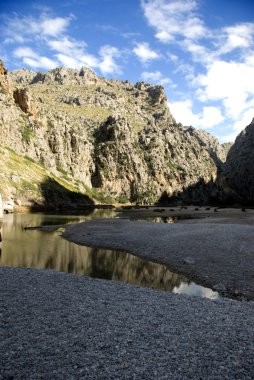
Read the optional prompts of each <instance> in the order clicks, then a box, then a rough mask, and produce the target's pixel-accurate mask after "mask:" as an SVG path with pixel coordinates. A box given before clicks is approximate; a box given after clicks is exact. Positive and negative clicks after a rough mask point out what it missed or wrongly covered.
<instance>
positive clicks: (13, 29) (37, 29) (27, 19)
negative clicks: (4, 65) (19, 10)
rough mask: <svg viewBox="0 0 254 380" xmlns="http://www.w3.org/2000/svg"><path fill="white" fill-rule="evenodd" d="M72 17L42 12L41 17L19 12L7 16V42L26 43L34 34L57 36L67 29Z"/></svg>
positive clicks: (37, 35)
mask: <svg viewBox="0 0 254 380" xmlns="http://www.w3.org/2000/svg"><path fill="white" fill-rule="evenodd" d="M70 20H71V17H49V16H47V15H45V14H42V15H41V16H40V17H39V18H35V17H32V16H23V17H22V16H20V15H17V14H14V15H12V17H8V18H5V26H4V28H3V34H4V36H5V43H14V42H18V43H24V42H26V41H30V40H31V39H32V38H33V37H34V36H36V37H38V38H43V37H48V36H50V37H52V36H54V37H57V36H59V35H61V34H62V33H63V32H65V31H66V29H67V27H68V25H69V23H70Z"/></svg>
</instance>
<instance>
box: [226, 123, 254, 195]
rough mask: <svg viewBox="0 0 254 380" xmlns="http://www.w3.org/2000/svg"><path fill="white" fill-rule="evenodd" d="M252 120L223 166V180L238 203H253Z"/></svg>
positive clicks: (253, 155)
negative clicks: (232, 191) (232, 190)
mask: <svg viewBox="0 0 254 380" xmlns="http://www.w3.org/2000/svg"><path fill="white" fill-rule="evenodd" d="M253 162H254V118H253V120H252V122H251V123H250V125H248V126H247V127H246V128H245V129H244V130H243V131H242V132H241V133H240V134H239V135H238V136H237V138H236V140H235V143H234V145H233V146H232V147H231V149H230V150H229V153H228V157H227V162H226V164H225V180H226V183H227V185H228V187H230V188H232V189H234V193H235V194H234V196H235V198H236V200H238V201H240V202H254V172H253Z"/></svg>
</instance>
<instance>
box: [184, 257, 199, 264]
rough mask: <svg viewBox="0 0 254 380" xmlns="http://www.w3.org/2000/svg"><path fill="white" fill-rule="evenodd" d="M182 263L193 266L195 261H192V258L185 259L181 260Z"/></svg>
mask: <svg viewBox="0 0 254 380" xmlns="http://www.w3.org/2000/svg"><path fill="white" fill-rule="evenodd" d="M183 262H184V264H190V265H193V264H195V262H196V261H195V260H194V259H193V257H185V258H184V259H183Z"/></svg>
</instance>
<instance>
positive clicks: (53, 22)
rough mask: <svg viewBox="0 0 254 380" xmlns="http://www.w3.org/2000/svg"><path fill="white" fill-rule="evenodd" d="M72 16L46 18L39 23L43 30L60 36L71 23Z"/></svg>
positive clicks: (46, 33)
mask: <svg viewBox="0 0 254 380" xmlns="http://www.w3.org/2000/svg"><path fill="white" fill-rule="evenodd" d="M69 22H70V18H69V17H68V18H63V17H55V18H45V19H44V20H43V19H42V21H41V23H39V26H40V29H41V32H42V33H43V34H45V35H48V36H58V35H59V34H61V33H63V32H64V31H65V30H66V28H67V26H68V25H69Z"/></svg>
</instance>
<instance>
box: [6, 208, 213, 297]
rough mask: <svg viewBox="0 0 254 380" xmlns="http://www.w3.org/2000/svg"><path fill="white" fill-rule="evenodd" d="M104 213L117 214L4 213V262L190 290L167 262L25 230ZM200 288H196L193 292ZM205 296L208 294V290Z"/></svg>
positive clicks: (163, 288) (175, 289) (139, 284)
mask: <svg viewBox="0 0 254 380" xmlns="http://www.w3.org/2000/svg"><path fill="white" fill-rule="evenodd" d="M103 216H104V217H112V216H114V213H113V211H111V210H96V212H95V213H93V214H90V215H87V216H77V215H75V216H71V215H44V214H12V215H11V214H8V215H6V216H4V224H3V235H4V239H3V242H2V256H1V258H0V265H1V266H12V267H27V268H40V269H54V270H57V271H61V272H68V273H75V274H80V275H87V276H90V277H96V278H104V279H110V280H117V281H124V282H128V283H131V284H134V285H138V286H148V287H152V288H156V289H160V290H170V291H174V292H179V293H182V292H184V293H190V286H191V285H189V281H188V279H187V278H186V277H184V276H182V275H178V274H176V273H172V272H170V271H169V270H168V269H167V267H166V266H164V265H160V264H157V263H152V262H149V261H145V260H142V259H140V258H139V257H136V256H134V255H131V254H129V253H126V252H120V251H113V250H106V249H98V248H90V247H84V246H79V245H76V244H74V243H70V242H68V241H66V240H64V239H62V238H61V237H60V236H59V232H47V231H37V230H24V227H25V226H27V225H32V226H34V225H37V226H38V225H45V224H63V223H70V222H78V221H84V220H88V219H92V218H98V217H103ZM63 221H64V222H63ZM200 288H202V287H200ZM181 289H187V291H184V290H183V291H181ZM202 289H204V288H202ZM177 290H178V291H177ZM196 291H197V289H194V292H191V294H194V293H195V292H196ZM198 291H199V292H200V289H199V290H198ZM198 295H200V294H198ZM202 296H208V295H207V294H206V292H205V290H204V291H203V294H202Z"/></svg>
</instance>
